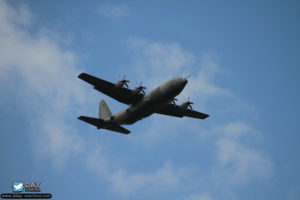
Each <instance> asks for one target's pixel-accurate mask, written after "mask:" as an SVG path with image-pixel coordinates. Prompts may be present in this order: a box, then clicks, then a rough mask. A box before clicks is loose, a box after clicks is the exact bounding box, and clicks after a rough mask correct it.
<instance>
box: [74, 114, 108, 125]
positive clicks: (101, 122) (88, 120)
mask: <svg viewBox="0 0 300 200" xmlns="http://www.w3.org/2000/svg"><path fill="white" fill-rule="evenodd" d="M78 119H80V120H82V121H84V122H86V123H89V124H92V125H94V126H96V127H97V128H101V127H102V126H103V125H104V120H103V119H98V118H93V117H86V116H80V117H78Z"/></svg>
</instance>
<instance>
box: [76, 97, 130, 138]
mask: <svg viewBox="0 0 300 200" xmlns="http://www.w3.org/2000/svg"><path fill="white" fill-rule="evenodd" d="M111 116H112V114H111V111H110V110H109V108H108V106H107V104H106V102H105V101H104V100H101V101H100V105H99V118H93V117H87V116H80V117H78V119H80V120H82V121H84V122H86V123H89V124H91V125H94V126H96V127H97V129H100V128H103V129H106V130H110V131H115V132H119V133H124V134H129V133H130V131H129V130H127V129H126V128H124V127H122V126H120V125H119V124H117V123H115V122H113V121H110V120H109V119H108V118H110V117H111ZM107 119H108V120H107Z"/></svg>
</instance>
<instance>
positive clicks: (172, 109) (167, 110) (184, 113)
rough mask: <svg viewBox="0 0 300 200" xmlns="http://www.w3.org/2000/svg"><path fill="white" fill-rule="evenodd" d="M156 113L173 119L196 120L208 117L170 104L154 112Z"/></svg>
mask: <svg viewBox="0 0 300 200" xmlns="http://www.w3.org/2000/svg"><path fill="white" fill-rule="evenodd" d="M156 113H158V114H163V115H170V116H174V117H192V118H198V119H205V118H207V117H209V115H207V114H205V113H201V112H198V111H195V110H191V109H186V108H182V107H180V106H178V105H175V104H171V103H169V104H165V105H163V106H162V107H161V108H160V109H159V110H158V111H156Z"/></svg>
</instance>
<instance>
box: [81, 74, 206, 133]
mask: <svg viewBox="0 0 300 200" xmlns="http://www.w3.org/2000/svg"><path fill="white" fill-rule="evenodd" d="M78 78H80V79H82V80H84V81H86V82H88V83H89V84H91V85H93V86H94V88H95V89H96V90H98V91H100V92H102V93H104V94H106V95H108V96H110V97H112V98H114V99H115V100H117V101H119V102H121V103H124V104H127V105H129V106H128V107H127V108H126V109H124V110H122V111H120V112H118V113H116V114H114V115H112V113H111V111H110V110H109V108H108V106H107V104H106V103H105V101H104V100H101V101H100V105H99V118H93V117H86V116H80V117H78V119H80V120H82V121H84V122H87V123H89V124H92V125H94V126H96V127H97V129H107V130H110V131H115V132H119V133H124V134H129V133H130V131H129V130H127V129H125V128H124V127H122V126H121V125H126V124H133V123H135V122H136V121H138V120H141V119H143V118H145V117H148V116H150V115H152V114H153V113H158V114H164V115H170V116H175V117H181V118H182V117H184V116H187V117H193V118H198V119H205V118H207V117H208V116H209V115H207V114H204V113H201V112H197V111H194V110H193V109H192V106H191V104H193V102H190V101H189V99H188V100H187V101H186V102H185V103H183V104H181V105H176V103H175V101H176V100H177V99H175V96H177V95H178V94H179V93H180V92H181V91H182V90H183V88H184V87H185V85H186V84H187V82H188V81H187V78H182V77H176V78H172V79H170V80H168V81H167V82H165V83H164V84H162V85H160V86H159V87H157V88H156V89H154V90H153V91H151V92H150V93H148V94H146V93H145V91H144V89H146V87H144V86H142V85H140V86H139V87H136V88H135V89H133V90H131V89H129V88H128V84H127V83H128V82H129V81H128V80H126V79H125V77H124V79H123V80H120V81H118V82H117V83H116V84H114V83H110V82H108V81H105V80H102V79H100V78H96V77H94V76H91V75H89V74H86V73H81V74H79V76H78Z"/></svg>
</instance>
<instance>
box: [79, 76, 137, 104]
mask: <svg viewBox="0 0 300 200" xmlns="http://www.w3.org/2000/svg"><path fill="white" fill-rule="evenodd" d="M78 78H80V79H82V80H84V81H86V82H88V83H89V84H91V85H93V86H94V88H95V89H96V90H98V91H100V92H102V93H104V94H106V95H108V96H110V97H112V98H114V99H116V100H117V101H119V102H121V103H125V104H127V105H129V104H132V103H135V102H137V101H138V100H139V99H140V98H141V97H142V96H143V94H140V93H135V92H133V90H130V89H128V88H124V87H116V84H114V83H111V82H108V81H105V80H102V79H100V78H97V77H94V76H92V75H89V74H86V73H81V74H79V76H78Z"/></svg>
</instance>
